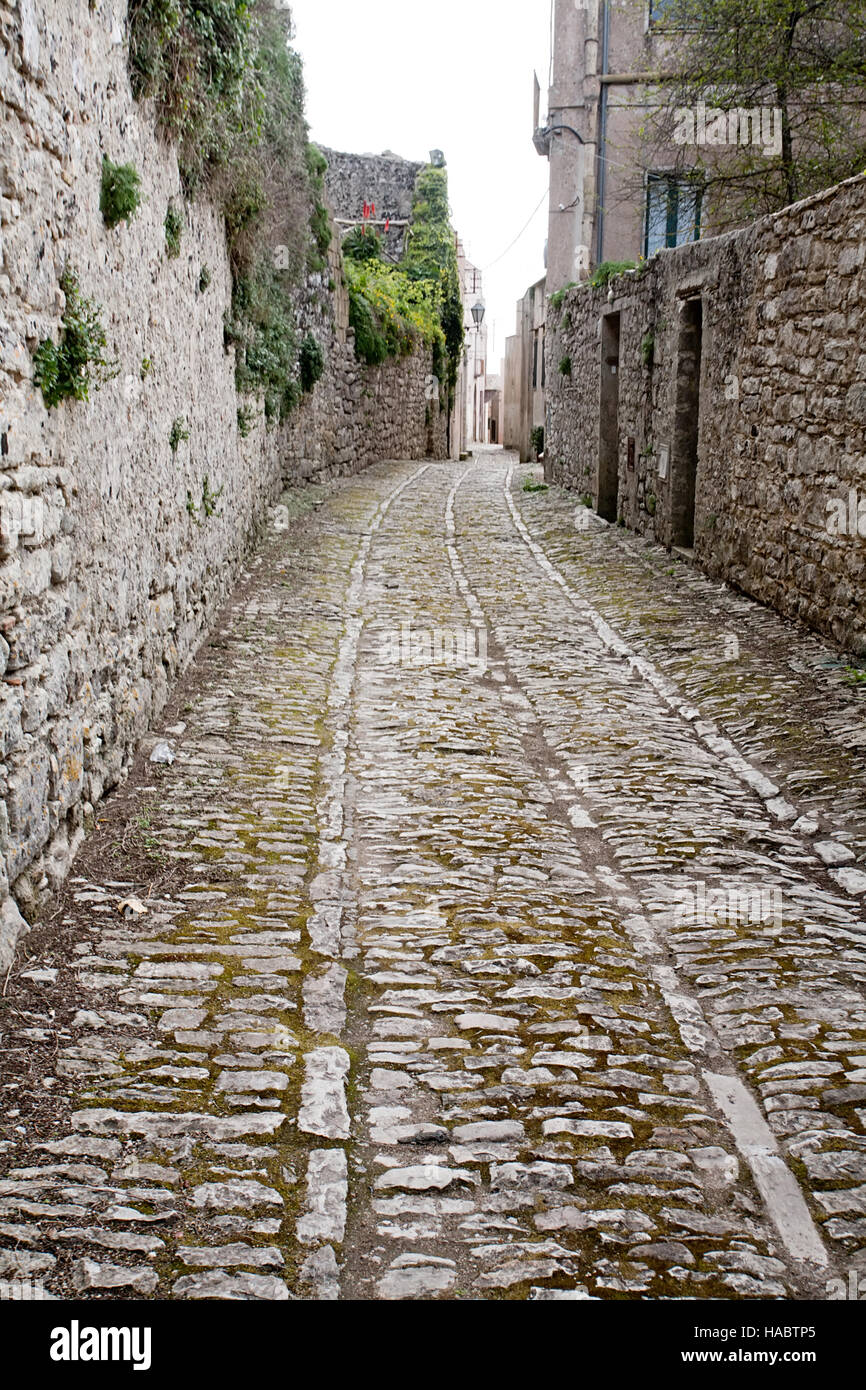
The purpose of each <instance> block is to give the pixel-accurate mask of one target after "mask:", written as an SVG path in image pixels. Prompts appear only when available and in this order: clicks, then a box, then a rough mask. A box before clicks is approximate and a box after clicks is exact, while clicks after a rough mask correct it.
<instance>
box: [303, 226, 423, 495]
mask: <svg viewBox="0 0 866 1390" xmlns="http://www.w3.org/2000/svg"><path fill="white" fill-rule="evenodd" d="M338 248H339V237H335V238H334V241H333V243H332V246H331V251H330V254H329V268H328V275H327V276H318V275H314V276H312V277H311V281H310V284H309V286H308V287H307V288H306V290H305V291H304V292H303V293H302V294H301V295H300V296H299V298H298V304H297V318H298V322H299V325H300V331H301V332H302V333H304V332H311V333H312V334H313V336H314V337H315V338H316V339H317V341H318V342H319V343H320V344H321V345H322V347H323V348H324V350H325V374H324V376H323V377H322V380H321V381H320V382H319V383H318V385H317V386H316V387H315V389H314V390H313V391H312V392H311V393H310V395H309V396H305V397H304V398H303V400H302V402H301V405H300V407H299V408H298V409H297V410H296V411H295V412H294V413H293V414H292V417H291V419H290V420H289V423H288V425H287V426H286V428H285V429H284V430H283V431H282V439H281V442H280V447H281V457H282V465H283V471H284V475H285V477H286V479H287V481H290V482H299V481H302V480H304V479H306V478H310V477H313V476H316V477H322V478H326V477H336V476H339V475H340V474H343V473H350V472H351V473H356V472H359V471H360V470H361V469H364V468H368V467H369V466H370V464H372V463H376V462H377V461H378V460H379V459H382V458H435V459H444V458H446V457H447V444H446V435H447V418H446V413H445V411H444V410H441V409H440V405H439V395H438V392H437V390H436V387H435V385H434V378H433V374H432V354H431V351H430V349H429V348H427V347H420V348H419V349H418V350H417V351H416V352H414V353H412V355H411V356H408V357H402V358H399V359H398V360H396V361H389V362H386V363H385V364H384V365H383V366H381V367H368V366H366V365H365V364H364V363H361V362H359V361H358V359H357V358H356V356H355V337H354V333H353V331H352V329H351V328H350V327H349V296H348V291H347V289H346V285H345V282H344V280H343V276H342V270H341V264H340V253H339V249H338ZM326 284H330V285H332V286H333V289H332V290H326Z"/></svg>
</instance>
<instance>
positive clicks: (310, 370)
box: [298, 333, 325, 393]
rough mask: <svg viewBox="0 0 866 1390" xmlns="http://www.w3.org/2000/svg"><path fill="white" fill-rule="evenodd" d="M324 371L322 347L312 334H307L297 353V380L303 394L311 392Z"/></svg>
mask: <svg viewBox="0 0 866 1390" xmlns="http://www.w3.org/2000/svg"><path fill="white" fill-rule="evenodd" d="M324 370H325V354H324V352H323V351H322V345H321V343H319V341H318V340H317V339H316V338H314V337H313V335H312V333H307V335H306V336H305V338H304V339H303V341H302V343H301V346H300V350H299V352H298V380H299V381H300V385H301V390H302V391H304V392H305V393H306V392H308V391H312V389H313V387H314V386H315V384H316V382H317V381H320V380H321V378H322V374H323V372H324Z"/></svg>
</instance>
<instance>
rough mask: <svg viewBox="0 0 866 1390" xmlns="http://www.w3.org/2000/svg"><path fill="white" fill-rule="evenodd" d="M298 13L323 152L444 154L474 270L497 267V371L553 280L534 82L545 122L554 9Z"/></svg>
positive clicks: (417, 5) (315, 4) (531, 3)
mask: <svg viewBox="0 0 866 1390" xmlns="http://www.w3.org/2000/svg"><path fill="white" fill-rule="evenodd" d="M291 8H292V12H293V14H294V20H295V29H296V35H295V47H296V48H297V49H298V50H299V51H300V53H301V54H302V56H303V59H304V68H305V75H306V83H307V118H308V120H309V122H310V128H311V135H312V138H313V139H314V140H318V141H320V142H321V143H322V144H323V145H329V146H331V148H332V149H337V150H351V151H354V152H356V153H359V154H381V153H382V152H383V151H384V150H392V151H393V152H394V153H395V154H399V155H402V156H403V157H404V158H406V159H418V160H426V159H428V158H429V152H430V150H432V149H441V150H444V152H445V157H446V159H447V162H448V173H449V187H450V194H451V207H452V211H453V216H454V224H455V226H456V228H457V230H458V232H459V233H460V235H461V237H462V238H463V242H464V245H465V246H466V250H467V253H468V255H469V256H470V258H471V259H472V260H473V261H475V263H476V264H477V265H479V266H480V267H481V268H482V270H485V269H486V268H487V267H490V269H489V270H487V273H486V274H485V276H484V298H485V302H486V304H487V313H488V323H490V324H495V332H496V341H495V345H494V344H493V343H491V352H490V365H491V369H492V370H494V371H496V370H498V367H499V361H500V359H501V357H502V356H503V354H504V346H505V338H506V337H507V336H508V335H509V334H511V333H513V332H514V316H515V307H516V303H517V300H518V299H519V298H521V297H522V295H523V294H524V293H525V291H526V290H527V288H528V287H529V286H530V285H531V284H533V283H534V281H536V280H538V279H540V277H541V276H542V275H543V274H544V259H543V258H544V242H545V238H546V236H547V211H546V209H547V175H548V165H547V160H546V159H541V158H540V157H539V156H538V155H537V154H536V153H535V150H534V148H533V145H532V73H533V69H537V70H538V76H539V80H540V82H541V87H542V115H543V114H544V111H545V108H546V97H547V85H548V66H549V61H550V59H549V53H550V42H549V30H550V0H434V3H432V4H425V3H423V0H362V3H358V0H292V3H291ZM539 205H541V206H539ZM535 209H538V211H537V212H535V215H534V216H533V212H534V210H535ZM530 217H532V222H531V225H530V227H529V229H528V230H527V231H526V232H524V233H523V235H522V236H521V237H520V239H519V241H518V242H517V244H516V245H515V246H514V247H513V248H512V249H511V250H510V251H508V253H507V255H505V256H504V257H503V256H502V253H503V252H504V251H506V248H507V247H508V246H509V244H510V243H511V242H512V241H513V240H514V238H515V237H517V235H518V233H519V232H520V231H521V229H522V228H523V227H524V225H525V224H526V223H527V222H528V221H529V219H530ZM500 257H502V259H499V258H500ZM493 262H498V264H496V265H494V264H493Z"/></svg>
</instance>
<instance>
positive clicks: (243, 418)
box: [238, 405, 256, 439]
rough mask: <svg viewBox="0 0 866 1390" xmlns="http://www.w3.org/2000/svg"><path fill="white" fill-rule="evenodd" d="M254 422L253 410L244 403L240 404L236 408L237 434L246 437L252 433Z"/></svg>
mask: <svg viewBox="0 0 866 1390" xmlns="http://www.w3.org/2000/svg"><path fill="white" fill-rule="evenodd" d="M255 423H256V417H255V414H254V412H253V411H252V410H250V409H249V408H248V407H247V406H245V405H244V406H241V407H240V408H239V409H238V434H239V435H240V437H241V439H246V438H247V436H248V435H249V434H251V433H252V429H253V425H254V424H255Z"/></svg>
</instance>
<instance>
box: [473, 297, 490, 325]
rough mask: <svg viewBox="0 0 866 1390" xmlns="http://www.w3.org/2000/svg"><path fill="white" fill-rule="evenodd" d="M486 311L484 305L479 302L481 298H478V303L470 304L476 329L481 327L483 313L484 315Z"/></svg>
mask: <svg viewBox="0 0 866 1390" xmlns="http://www.w3.org/2000/svg"><path fill="white" fill-rule="evenodd" d="M486 313H487V310H486V309H485V307H484V305H483V304H482V303H481V300H480V299H479V300H478V303H477V304H473V305H472V317H473V318H474V320H475V327H476V328H477V329H479V330H480V329H481V325H482V323H483V322H484V315H485V314H486Z"/></svg>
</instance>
